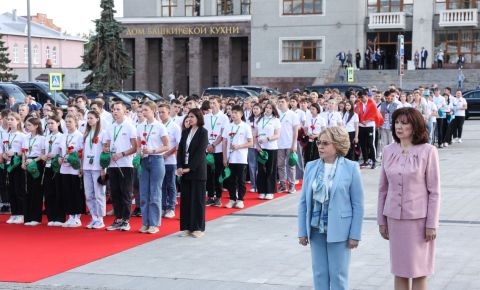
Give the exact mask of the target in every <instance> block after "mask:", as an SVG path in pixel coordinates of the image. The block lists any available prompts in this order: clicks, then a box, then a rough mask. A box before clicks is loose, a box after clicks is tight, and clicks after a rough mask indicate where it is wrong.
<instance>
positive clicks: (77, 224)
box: [69, 220, 82, 228]
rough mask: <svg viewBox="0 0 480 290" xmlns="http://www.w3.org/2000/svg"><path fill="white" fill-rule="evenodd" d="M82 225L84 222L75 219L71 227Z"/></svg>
mask: <svg viewBox="0 0 480 290" xmlns="http://www.w3.org/2000/svg"><path fill="white" fill-rule="evenodd" d="M81 226H82V222H81V221H80V220H73V222H72V223H71V224H70V226H69V228H78V227H81Z"/></svg>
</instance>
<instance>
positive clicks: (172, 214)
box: [165, 210, 175, 219]
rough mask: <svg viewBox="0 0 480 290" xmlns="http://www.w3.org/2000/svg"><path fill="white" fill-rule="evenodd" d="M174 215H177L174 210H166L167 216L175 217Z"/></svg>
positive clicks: (169, 217)
mask: <svg viewBox="0 0 480 290" xmlns="http://www.w3.org/2000/svg"><path fill="white" fill-rule="evenodd" d="M174 217H175V212H174V211H173V210H167V212H165V218H167V219H173V218H174Z"/></svg>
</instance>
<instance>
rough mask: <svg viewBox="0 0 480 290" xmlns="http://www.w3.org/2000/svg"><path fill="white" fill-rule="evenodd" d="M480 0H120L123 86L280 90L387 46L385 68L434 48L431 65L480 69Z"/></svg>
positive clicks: (330, 73)
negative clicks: (401, 48)
mask: <svg viewBox="0 0 480 290" xmlns="http://www.w3.org/2000/svg"><path fill="white" fill-rule="evenodd" d="M479 5H480V1H477V0H425V1H424V0H422V1H413V0H359V1H352V0H337V1H326V0H262V1H260V0H161V1H160V0H124V17H123V18H120V19H119V21H120V22H122V23H123V25H124V26H125V31H124V33H123V35H122V37H123V38H124V41H125V44H126V47H127V49H128V51H129V52H130V55H131V56H132V61H133V63H132V65H133V66H134V68H135V75H134V77H133V78H132V79H130V80H128V81H127V82H126V83H125V87H126V89H137V90H141V89H149V90H153V91H158V92H161V93H162V94H163V95H166V94H168V93H170V92H177V93H182V94H201V93H202V91H203V89H205V88H207V87H212V86H230V85H240V84H253V85H264V86H270V87H274V88H279V89H281V90H287V89H292V88H295V87H299V88H301V87H303V86H305V85H310V84H312V83H313V82H319V81H320V82H330V81H334V80H335V75H336V73H337V72H338V64H339V61H338V59H337V55H338V53H339V52H341V51H343V52H345V53H346V54H348V52H349V51H350V52H351V53H352V55H353V57H354V56H355V52H356V51H357V50H359V52H360V53H361V56H362V62H361V66H362V67H364V66H365V54H364V53H365V51H366V50H370V51H376V50H377V49H380V50H381V51H382V64H383V66H384V68H385V69H396V68H397V66H398V53H397V38H398V35H403V36H404V39H405V60H406V61H409V60H410V61H411V60H412V59H413V57H414V54H415V51H420V50H421V49H422V48H424V49H425V50H427V51H428V53H429V57H428V59H427V67H428V68H432V67H433V68H435V67H436V57H437V55H438V54H439V52H440V51H442V52H443V55H444V56H443V57H444V67H446V68H454V67H456V63H457V60H458V58H459V55H464V56H465V60H466V64H465V66H466V67H467V68H478V67H480V30H479V28H478V8H479Z"/></svg>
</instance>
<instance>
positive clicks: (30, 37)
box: [27, 0, 32, 82]
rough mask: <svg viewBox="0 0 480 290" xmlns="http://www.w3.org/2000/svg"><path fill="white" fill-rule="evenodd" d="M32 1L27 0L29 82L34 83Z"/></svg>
mask: <svg viewBox="0 0 480 290" xmlns="http://www.w3.org/2000/svg"><path fill="white" fill-rule="evenodd" d="M30 22H31V21H30V0H27V32H28V81H29V82H31V81H32V29H31V26H30Z"/></svg>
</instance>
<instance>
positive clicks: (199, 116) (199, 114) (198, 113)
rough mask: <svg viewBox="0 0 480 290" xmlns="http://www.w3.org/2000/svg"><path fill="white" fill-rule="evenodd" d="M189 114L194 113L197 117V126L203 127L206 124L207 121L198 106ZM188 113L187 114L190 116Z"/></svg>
mask: <svg viewBox="0 0 480 290" xmlns="http://www.w3.org/2000/svg"><path fill="white" fill-rule="evenodd" d="M188 114H192V115H194V116H195V118H197V126H198V127H203V125H205V121H204V120H203V113H202V110H200V109H198V108H193V109H191V110H190V111H189V112H188ZM188 114H187V116H188Z"/></svg>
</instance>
